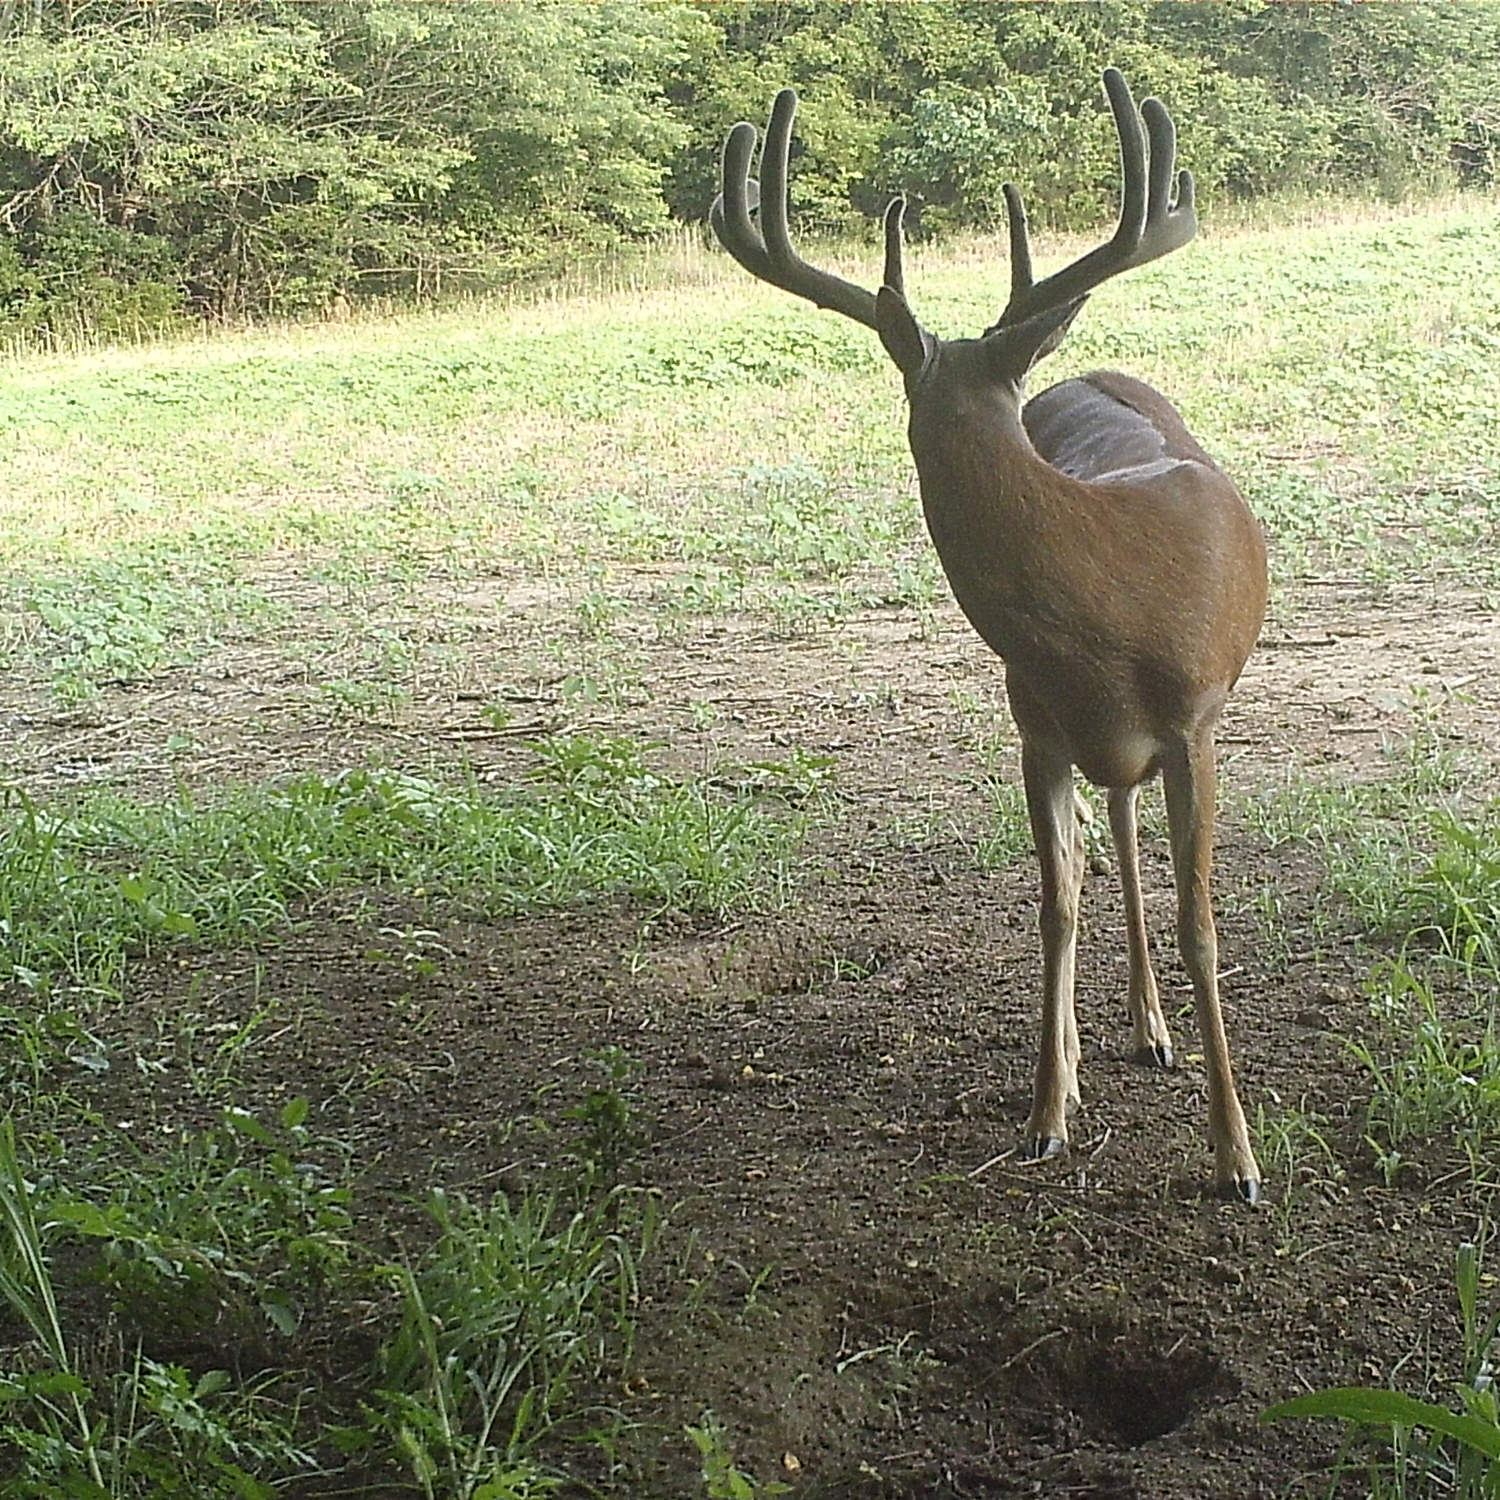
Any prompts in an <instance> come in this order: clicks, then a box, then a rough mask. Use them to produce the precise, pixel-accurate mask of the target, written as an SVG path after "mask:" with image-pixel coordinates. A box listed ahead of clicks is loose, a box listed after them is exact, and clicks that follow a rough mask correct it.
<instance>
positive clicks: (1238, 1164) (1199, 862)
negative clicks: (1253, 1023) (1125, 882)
mask: <svg viewBox="0 0 1500 1500" xmlns="http://www.w3.org/2000/svg"><path fill="white" fill-rule="evenodd" d="M1162 778H1163V785H1164V787H1165V790H1166V794H1167V826H1168V827H1169V829H1170V830H1171V835H1172V869H1173V873H1174V875H1175V876H1176V881H1177V942H1178V945H1179V947H1180V948H1181V949H1182V962H1183V965H1184V967H1185V968H1186V969H1187V971H1188V977H1189V978H1190V979H1191V980H1192V981H1193V1000H1194V1002H1195V1004H1196V1006H1197V1011H1198V1034H1199V1036H1200V1037H1201V1039H1202V1042H1203V1058H1204V1062H1205V1064H1206V1065H1207V1071H1208V1133H1209V1138H1210V1140H1212V1142H1213V1148H1214V1166H1215V1176H1216V1179H1217V1182H1218V1185H1219V1189H1220V1191H1222V1192H1225V1193H1228V1194H1232V1195H1235V1196H1238V1197H1240V1198H1243V1199H1245V1200H1246V1201H1247V1202H1249V1203H1254V1202H1255V1201H1256V1200H1257V1199H1258V1198H1259V1196H1260V1168H1259V1167H1258V1166H1257V1165H1256V1163H1255V1154H1254V1152H1253V1151H1252V1150H1251V1149H1250V1133H1249V1131H1248V1130H1247V1129H1246V1128H1245V1112H1244V1110H1243V1109H1242V1108H1241V1107H1240V1100H1239V1095H1238V1094H1237V1093H1236V1092H1235V1087H1234V1069H1233V1068H1232V1067H1231V1066H1230V1063H1229V1042H1228V1040H1227V1039H1226V1037H1225V1035H1224V1013H1223V1011H1222V1010H1221V1008H1220V1006H1219V972H1218V963H1219V944H1218V936H1217V933H1216V932H1215V930H1214V913H1213V906H1212V904H1211V902H1210V899H1209V875H1210V871H1211V869H1212V866H1213V841H1214V782H1215V775H1214V742H1213V734H1212V731H1211V730H1202V731H1200V732H1199V734H1198V735H1197V736H1196V738H1194V739H1191V740H1189V741H1187V742H1186V743H1185V744H1183V745H1182V746H1180V747H1179V749H1178V750H1177V751H1176V752H1175V753H1174V754H1172V755H1169V756H1167V757H1166V759H1165V760H1164V762H1163V764H1162Z"/></svg>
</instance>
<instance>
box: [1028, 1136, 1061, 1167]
mask: <svg viewBox="0 0 1500 1500" xmlns="http://www.w3.org/2000/svg"><path fill="white" fill-rule="evenodd" d="M1067 1149H1068V1143H1067V1142H1066V1141H1064V1140H1060V1139H1059V1138H1058V1137H1057V1136H1055V1135H1034V1136H1032V1138H1031V1140H1030V1142H1029V1143H1028V1145H1027V1147H1026V1160H1027V1161H1047V1160H1049V1159H1050V1158H1051V1157H1054V1156H1061V1155H1062V1154H1063V1152H1064V1151H1066V1150H1067Z"/></svg>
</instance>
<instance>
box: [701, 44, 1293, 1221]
mask: <svg viewBox="0 0 1500 1500" xmlns="http://www.w3.org/2000/svg"><path fill="white" fill-rule="evenodd" d="M1104 86H1105V89H1106V91H1107V93H1108V95H1109V101H1110V106H1111V108H1112V110H1113V112H1114V117H1115V126H1116V128H1117V130H1118V132H1119V137H1120V157H1121V166H1122V174H1123V178H1124V187H1123V192H1122V199H1121V208H1120V219H1119V224H1118V226H1117V228H1116V229H1115V232H1114V235H1113V236H1112V237H1111V238H1110V239H1109V240H1108V241H1107V242H1106V243H1105V244H1102V245H1100V246H1098V247H1097V248H1096V249H1094V250H1091V251H1090V252H1089V253H1088V254H1087V255H1084V256H1082V257H1081V258H1080V259H1078V260H1077V261H1075V262H1073V263H1072V264H1071V265H1069V266H1066V267H1064V268H1063V269H1062V270H1060V271H1057V272H1055V273H1054V274H1053V275H1051V276H1048V277H1047V278H1046V279H1045V280H1043V281H1036V280H1034V278H1033V276H1032V270H1031V250H1030V245H1029V242H1028V238H1027V229H1026V213H1025V208H1024V206H1023V205H1022V201H1021V195H1020V193H1019V192H1017V190H1016V189H1015V188H1014V187H1013V186H1011V185H1010V184H1007V185H1006V188H1005V198H1006V207H1007V211H1008V219H1009V230H1010V262H1011V294H1010V300H1009V302H1008V303H1007V304H1006V307H1005V310H1004V312H1002V313H1001V314H1000V318H999V320H998V321H997V322H996V323H995V324H993V325H992V326H991V327H990V328H987V329H986V330H985V331H984V333H983V334H982V335H981V336H980V337H979V338H977V339H954V340H952V341H949V340H945V339H939V338H936V337H934V335H933V334H931V333H929V332H928V331H927V329H925V328H923V327H922V325H921V324H920V323H918V322H917V320H916V318H915V317H914V316H913V314H912V311H911V308H910V307H909V306H908V305H907V301H906V291H905V285H904V281H903V276H902V266H901V252H902V216H903V213H904V202H903V200H902V199H899V198H898V199H896V200H895V201H894V202H893V203H892V204H891V205H890V206H889V208H888V209H887V210H886V215H885V284H884V285H883V286H882V287H881V288H880V290H879V292H878V293H871V292H869V291H866V290H865V289H864V288H862V287H859V286H856V285H854V284H853V283H851V282H848V281H844V280H843V279H842V278H840V277H838V276H834V275H831V274H830V273H828V272H826V271H820V270H817V269H816V268H814V267H813V266H810V265H809V264H807V262H806V261H804V260H802V259H801V257H800V256H798V254H797V252H796V251H795V250H794V249H793V248H792V243H791V239H790V236H789V234H788V231H787V192H786V186H787V161H788V153H789V148H790V142H791V131H792V119H793V116H794V115H795V113H796V108H797V96H796V95H795V94H794V93H793V92H792V91H791V90H790V89H785V90H783V91H782V92H781V93H780V94H778V95H777V97H776V102H775V104H774V106H773V107H772V110H771V120H770V124H769V126H768V127H767V131H766V143H765V148H764V150H763V152H762V154H761V180H760V183H759V187H758V189H757V188H756V186H755V184H753V183H752V182H751V180H750V177H749V170H750V160H751V156H752V154H753V152H754V149H755V127H754V126H753V125H749V124H746V123H741V124H738V125H736V126H735V127H734V128H733V129H732V130H731V131H730V132H729V137H728V139H727V140H726V142H725V144H724V163H723V167H724V171H723V192H722V193H721V195H720V196H719V197H718V198H717V199H716V200H715V202H714V205H713V209H712V211H711V213H710V216H709V217H710V221H711V222H712V224H713V227H714V230H715V232H716V233H717V235H718V237H719V239H720V240H721V242H722V243H723V245H724V247H725V248H726V249H727V250H728V251H729V253H730V254H731V255H733V256H734V258H735V259H736V260H738V261H739V262H740V264H741V265H742V266H744V267H745V268H746V269H747V270H748V271H750V272H751V273H752V274H753V275H755V276H757V277H759V278H760V279H761V280H763V281H769V282H771V283H773V284H774V285H776V286H779V287H781V288H783V289H784V290H785V291H788V292H792V293H794V294H795V295H797V296H799V297H805V298H807V299H808V300H809V301H812V302H814V303H816V304H817V305H818V306H819V307H826V308H831V309H833V310H835V311H837V312H841V313H843V314H844V315H845V316H846V317H849V318H853V319H855V321H857V322H860V323H863V324H865V325H866V326H867V327H870V328H873V329H874V330H875V331H876V332H877V333H878V334H879V335H880V341H881V343H882V344H883V345H884V346H885V349H886V352H887V353H888V354H889V355H890V356H891V358H892V359H893V360H894V361H895V363H896V365H897V367H898V368H899V369H900V371H901V374H902V376H903V377H904V378H905V383H906V394H907V399H908V401H909V403H910V407H911V418H910V422H909V425H908V434H909V437H910V441H911V450H912V456H913V457H914V458H915V460H916V466H917V476H918V479H919V481H920V486H921V493H922V509H923V512H924V514H925V516H926V519H927V527H928V530H929V532H930V533H931V535H932V540H933V542H934V544H935V545H936V547H937V551H938V556H939V558H940V559H941V561H942V564H943V571H944V572H945V573H946V574H947V575H948V582H949V583H950V585H951V586H952V588H953V593H954V596H955V597H956V598H957V600H958V603H959V606H960V607H961V608H962V610H963V612H964V614H965V615H966V616H967V617H968V619H969V622H970V623H971V624H972V625H973V626H974V628H975V629H976V630H977V631H978V632H979V634H980V635H981V636H982V637H983V638H984V640H985V641H986V643H987V644H988V645H989V646H990V647H991V648H992V649H993V650H994V651H995V652H997V653H998V654H999V655H1000V657H1002V658H1003V660H1004V662H1005V667H1006V674H1005V681H1006V694H1007V696H1008V698H1009V700H1010V706H1011V712H1012V714H1013V715H1014V717H1015V721H1016V726H1017V728H1018V729H1019V730H1020V735H1021V770H1022V779H1023V781H1024V783H1025V788H1026V805H1027V809H1028V811H1029V813H1030V818H1031V831H1032V837H1033V839H1034V841H1035V844H1036V852H1037V858H1038V860H1039V861H1040V863H1041V875H1042V901H1041V936H1042V1032H1041V1050H1040V1055H1039V1057H1038V1060H1037V1066H1036V1078H1035V1086H1034V1089H1033V1093H1032V1105H1031V1120H1030V1124H1029V1127H1028V1136H1029V1139H1028V1143H1027V1154H1028V1155H1029V1156H1031V1157H1033V1158H1040V1157H1048V1156H1053V1155H1056V1154H1058V1153H1060V1152H1061V1151H1062V1150H1063V1149H1064V1148H1065V1145H1066V1143H1067V1139H1068V1124H1067V1116H1068V1111H1069V1109H1070V1108H1071V1107H1073V1106H1076V1105H1077V1103H1078V1102H1079V1093H1078V1057H1079V1049H1078V1023H1077V1020H1076V1017H1075V1014H1074V1007H1073V961H1074V951H1075V947H1076V936H1077V920H1078V903H1079V896H1080V893H1081V890H1082V886H1083V872H1084V847H1083V835H1082V831H1081V829H1080V827H1079V824H1078V812H1077V810H1076V809H1075V792H1074V788H1073V767H1075V766H1076V767H1077V768H1078V769H1079V770H1080V771H1081V772H1082V773H1083V775H1084V776H1085V777H1087V778H1088V780H1090V781H1092V782H1093V783H1095V785H1097V786H1100V787H1103V788H1106V789H1107V793H1108V801H1109V824H1110V831H1111V833H1112V834H1113V836H1114V844H1115V851H1116V854H1117V856H1118V859H1119V864H1120V877H1121V882H1122V884H1123V886H1124V896H1125V915H1126V924H1127V926H1126V936H1127V940H1128V949H1129V969H1130V979H1129V995H1128V1001H1129V1008H1130V1017H1131V1022H1132V1027H1133V1031H1134V1045H1135V1048H1136V1052H1137V1054H1138V1055H1139V1056H1140V1057H1141V1059H1142V1060H1144V1061H1147V1062H1154V1063H1156V1064H1158V1065H1159V1066H1161V1067H1170V1066H1171V1065H1172V1042H1171V1038H1170V1035H1169V1033H1168V1031H1167V1023H1166V1019H1165V1017H1164V1016H1163V1015H1162V1008H1161V1002H1160V1000H1159V999H1158V997H1157V988H1156V979H1155V976H1154V975H1153V974H1152V971H1151V960H1150V952H1149V948H1148V945H1147V939H1146V924H1145V914H1144V910H1143V906H1142V900H1141V881H1140V865H1139V860H1138V856H1137V851H1136V797H1137V794H1138V792H1139V790H1140V787H1141V784H1142V783H1143V782H1145V781H1147V780H1149V779H1150V778H1151V777H1152V776H1153V775H1155V774H1156V773H1157V772H1158V771H1160V772H1161V775H1162V780H1163V784H1164V787H1165V792H1166V804H1167V822H1168V826H1169V828H1170V832H1171V845H1172V867H1173V873H1174V876H1175V879H1176V886H1177V938H1178V943H1179V946H1180V948H1181V951H1182V959H1183V963H1184V965H1185V966H1186V968H1187V971H1188V974H1189V976H1190V977H1191V979H1192V984H1193V997H1194V1000H1195V1002H1196V1006H1197V1016H1198V1027H1199V1031H1200V1033H1201V1036H1202V1040H1203V1047H1204V1052H1205V1055H1206V1059H1207V1072H1208V1124H1209V1135H1210V1138H1211V1140H1212V1142H1213V1148H1214V1158H1215V1168H1216V1179H1217V1182H1218V1185H1219V1188H1220V1189H1221V1190H1223V1191H1225V1192H1227V1193H1229V1194H1230V1195H1238V1196H1239V1197H1241V1198H1243V1199H1246V1200H1247V1201H1249V1202H1252V1203H1253V1202H1254V1201H1255V1200H1256V1198H1257V1197H1258V1196H1259V1191H1260V1170H1259V1168H1258V1167H1257V1166H1256V1163H1255V1156H1254V1153H1253V1152H1252V1151H1251V1148H1250V1138H1249V1135H1248V1133H1247V1131H1246V1129H1245V1115H1244V1111H1243V1110H1242V1109H1241V1107H1240V1101H1239V1098H1238V1096H1237V1095H1236V1093H1235V1087H1234V1075H1233V1071H1232V1069H1231V1067H1230V1062H1229V1046H1228V1042H1227V1041H1226V1039H1225V1036H1224V1021H1223V1016H1222V1013H1221V1011H1220V1008H1219V988H1218V971H1217V949H1218V944H1217V938H1216V935H1215V931H1214V919H1213V910H1212V907H1211V905H1210V899H1209V870H1210V865H1211V863H1212V855H1213V848H1212V846H1213V825H1214V730H1215V726H1216V724H1217V722H1218V718H1219V714H1220V711H1221V710H1222V709H1223V707H1224V703H1225V700H1226V699H1227V697H1228V696H1229V690H1230V689H1231V688H1232V687H1233V686H1234V684H1235V681H1236V679H1237V678H1238V677H1239V675H1240V670H1241V668H1242V667H1243V666H1244V663H1245V658H1246V657H1247V656H1248V655H1249V653H1250V649H1251V647H1252V646H1253V645H1254V644H1255V639H1256V636H1257V635H1258V634H1259V631H1260V626H1261V620H1262V617H1263V615H1264V612H1265V604H1266V554H1265V544H1264V541H1263V539H1262V537H1261V532H1260V528H1259V526H1258V525H1257V523H1256V521H1255V519H1254V517H1253V516H1252V515H1251V514H1250V510H1249V508H1248V507H1247V506H1246V504H1245V501H1244V500H1243V498H1242V497H1241V495H1240V493H1239V491H1238V490H1237V489H1236V488H1235V486H1234V484H1233V483H1232V482H1231V480H1230V479H1229V478H1228V477H1227V476H1226V475H1225V474H1224V473H1223V472H1222V471H1221V470H1220V469H1219V468H1218V466H1217V465H1216V464H1215V463H1214V461H1213V460H1212V459H1211V458H1210V457H1209V456H1208V454H1206V453H1205V452H1204V451H1203V449H1202V448H1201V447H1199V446H1198V443H1197V442H1196V441H1195V440H1194V438H1193V437H1192V435H1191V434H1190V433H1189V432H1188V430H1187V427H1186V426H1185V425H1184V423H1183V420H1182V418H1181V417H1180V416H1179V415H1178V414H1177V412H1176V410H1175V409H1174V408H1173V407H1172V405H1171V404H1170V402H1168V401H1167V400H1166V398H1165V397H1164V396H1162V395H1160V394H1159V393H1158V392H1157V391H1155V390H1153V389H1152V388H1151V387H1150V386H1148V385H1145V384H1143V383H1142V382H1141V381H1139V380H1134V379H1132V378H1131V377H1130V376H1128V375H1121V374H1118V373H1116V372H1114V371H1098V372H1096V373H1094V374H1091V375H1085V376H1083V377H1082V378H1081V379H1076V380H1065V381H1063V382H1061V383H1060V384H1058V385H1054V386H1052V387H1050V388H1049V389H1047V390H1045V391H1043V392H1041V394H1040V395H1037V396H1035V397H1033V398H1032V399H1031V400H1030V401H1028V402H1026V404H1025V405H1024V406H1023V405H1022V394H1021V392H1022V384H1023V382H1024V380H1025V378H1026V375H1027V372H1028V371H1029V370H1030V369H1031V367H1032V365H1033V364H1035V363H1036V362H1037V361H1038V360H1039V359H1041V358H1042V357H1043V356H1044V355H1046V354H1047V353H1049V352H1050V351H1051V350H1053V349H1054V348H1055V347H1056V346H1057V344H1058V343H1059V342H1060V341H1061V339H1062V337H1063V334H1064V333H1065V332H1066V331H1067V328H1068V326H1069V324H1070V323H1071V322H1072V321H1073V318H1074V317H1075V315H1076V314H1077V312H1078V310H1079V308H1080V307H1081V306H1082V305H1083V302H1084V300H1085V299H1086V298H1087V296H1088V294H1089V292H1090V291H1092V290H1093V289H1094V288H1095V287H1097V286H1099V285H1100V284H1101V283H1102V282H1104V281H1105V280H1107V279H1108V278H1109V277H1111V276H1116V275H1118V274H1119V273H1120V272H1121V271H1126V270H1129V269H1130V268H1131V267H1133V266H1140V265H1144V264H1146V262H1148V261H1151V260H1155V259H1156V258H1157V257H1158V256H1161V255H1166V254H1167V253H1168V252H1169V251H1172V250H1176V249H1178V248H1179V247H1181V246H1182V245H1184V244H1186V243H1187V241H1188V240H1190V239H1191V238H1192V237H1193V234H1194V233H1195V232H1196V230H1197V219H1196V216H1195V214H1194V210H1193V179H1192V176H1191V174H1190V173H1188V172H1186V171H1183V172H1181V173H1178V174H1176V176H1175V184H1176V189H1177V193H1176V204H1175V206H1174V205H1173V204H1172V202H1171V198H1172V188H1173V184H1174V173H1173V167H1174V164H1175V158H1176V132H1175V129H1174V127H1173V125H1172V119H1171V116H1170V115H1168V113H1167V111H1166V108H1165V107H1164V106H1163V105H1162V104H1161V102H1160V101H1159V100H1156V99H1147V100H1146V101H1145V103H1144V104H1143V105H1142V106H1141V110H1140V114H1139V115H1137V113H1136V108H1135V103H1134V101H1133V100H1132V98H1131V96H1130V89H1129V88H1128V86H1127V85H1126V83H1125V79H1124V78H1123V77H1122V76H1121V74H1120V73H1119V72H1118V71H1116V70H1115V69H1113V68H1110V69H1107V70H1106V71H1105V74H1104ZM1143 122H1144V126H1145V133H1144V135H1143V133H1142V123H1143ZM1147 137H1149V142H1150V153H1149V165H1148V156H1147V139H1146V138H1147ZM752 194H755V195H757V196H758V199H759V203H758V207H759V212H760V224H759V228H757V227H756V225H755V224H754V223H753V222H752V220H751V217H750V214H751V211H752V206H753V205H752Z"/></svg>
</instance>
